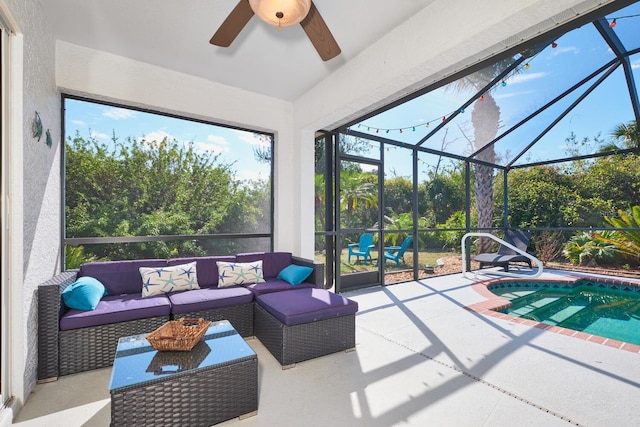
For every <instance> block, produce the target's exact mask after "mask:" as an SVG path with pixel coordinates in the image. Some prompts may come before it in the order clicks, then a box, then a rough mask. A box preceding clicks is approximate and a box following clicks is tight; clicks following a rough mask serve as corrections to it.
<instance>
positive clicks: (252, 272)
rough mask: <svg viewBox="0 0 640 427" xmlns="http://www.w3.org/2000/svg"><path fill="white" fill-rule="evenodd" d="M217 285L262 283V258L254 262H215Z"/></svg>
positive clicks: (222, 286) (221, 286)
mask: <svg viewBox="0 0 640 427" xmlns="http://www.w3.org/2000/svg"><path fill="white" fill-rule="evenodd" d="M216 264H217V265H218V287H219V288H224V287H226V286H233V285H247V284H250V283H264V272H263V271H262V260H260V261H254V262H223V261H218V262H216Z"/></svg>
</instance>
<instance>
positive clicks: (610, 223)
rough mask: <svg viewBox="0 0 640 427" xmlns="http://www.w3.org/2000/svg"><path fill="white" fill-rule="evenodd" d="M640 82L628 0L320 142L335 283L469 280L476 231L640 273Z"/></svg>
mask: <svg viewBox="0 0 640 427" xmlns="http://www.w3.org/2000/svg"><path fill="white" fill-rule="evenodd" d="M639 80H640V3H634V2H629V1H622V2H613V4H609V5H607V6H605V7H604V8H603V9H600V10H599V11H598V12H596V13H592V14H591V15H586V16H580V17H577V19H576V20H575V21H573V22H572V23H571V24H570V25H566V26H564V27H561V28H557V29H556V30H554V32H551V33H544V34H540V35H537V36H535V37H533V38H532V39H531V40H528V41H526V42H524V43H523V44H521V45H520V46H518V48H516V49H510V50H508V51H505V52H501V53H500V54H498V55H496V56H494V57H492V58H489V59H486V60H482V61H479V62H477V63H476V64H474V65H472V66H470V67H469V68H468V69H465V70H463V71H460V72H456V73H452V74H451V75H442V76H440V77H439V78H438V79H437V81H434V82H433V83H431V84H428V85H427V86H426V87H424V88H423V89H421V90H419V91H417V92H415V93H412V94H410V95H408V96H405V97H403V98H401V99H398V100H396V101H394V102H392V103H390V104H389V105H387V106H385V107H384V108H381V109H378V110H376V111H373V112H371V113H369V114H367V115H366V116H364V117H361V118H359V119H357V120H354V121H351V122H349V123H346V124H344V125H343V126H341V127H339V128H337V129H334V130H331V131H327V132H324V133H319V134H318V137H317V140H316V179H315V184H316V189H315V200H316V212H315V218H316V258H317V259H318V260H323V261H324V262H325V263H326V266H327V280H328V282H329V283H331V282H330V281H333V282H334V283H335V289H336V291H338V292H341V291H345V290H349V289H354V288H358V287H363V286H372V285H379V284H385V283H387V284H388V283H394V282H399V281H406V280H414V279H418V278H422V277H428V276H430V275H434V274H448V273H453V272H460V271H461V266H462V263H463V262H465V263H466V262H468V261H467V260H462V259H461V257H460V253H461V247H460V245H461V237H462V236H463V235H464V234H465V233H467V232H470V231H474V232H475V231H482V232H491V233H493V234H495V235H497V236H501V235H503V233H504V231H505V230H507V229H510V228H512V229H526V230H529V231H530V232H531V233H532V235H533V238H532V240H531V242H530V247H531V249H532V250H535V251H536V254H537V257H538V258H539V259H541V261H543V262H544V263H551V262H558V263H567V264H582V265H585V264H591V265H594V264H595V265H603V264H616V263H617V264H619V265H623V266H624V267H626V268H637V266H638V255H640V253H638V252H637V248H638V247H640V246H638V245H639V244H640V241H638V240H636V241H635V242H634V241H633V234H634V233H633V232H634V231H636V232H637V231H640V228H638V227H639V226H640V207H639V208H638V209H637V210H636V211H635V214H636V215H634V209H633V207H634V206H640V152H639V147H640V145H639V144H640V138H639V137H640V133H639V132H638V128H637V123H638V120H639V118H640V100H639V95H638V81H639ZM637 234H638V233H635V239H638V237H637ZM363 236H364V241H361V239H362V238H363ZM630 236H631V237H630ZM367 239H369V240H368V241H367ZM485 240H486V241H485ZM492 245H493V243H492V242H491V241H490V240H489V239H477V240H474V241H473V247H472V248H471V253H478V252H490V251H492V250H495V248H493V247H492ZM625 245H626V247H627V249H628V250H626V251H625V249H624V248H625ZM633 245H636V246H635V251H636V252H635V253H634V250H633V249H629V248H632V247H633ZM470 267H471V268H477V266H475V265H470Z"/></svg>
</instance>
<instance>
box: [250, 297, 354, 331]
mask: <svg viewBox="0 0 640 427" xmlns="http://www.w3.org/2000/svg"><path fill="white" fill-rule="evenodd" d="M256 302H257V303H258V304H260V306H261V307H263V308H264V309H265V310H266V311H267V312H269V313H270V314H271V315H272V316H274V317H275V318H276V319H278V320H279V321H280V322H281V323H283V324H285V325H288V326H292V325H300V324H303V323H310V322H316V321H318V320H323V319H328V318H331V317H340V316H346V315H350V314H355V313H356V312H357V311H358V303H357V302H355V301H352V300H350V299H348V298H345V297H343V296H340V295H337V294H334V293H333V292H329V291H326V290H324V289H315V288H314V289H311V288H305V289H299V288H296V289H294V290H291V291H286V292H272V293H269V294H264V295H258V296H257V297H256Z"/></svg>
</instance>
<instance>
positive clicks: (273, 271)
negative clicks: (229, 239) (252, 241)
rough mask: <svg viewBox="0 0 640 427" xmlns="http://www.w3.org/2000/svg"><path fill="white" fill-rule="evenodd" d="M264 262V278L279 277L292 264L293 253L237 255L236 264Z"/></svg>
mask: <svg viewBox="0 0 640 427" xmlns="http://www.w3.org/2000/svg"><path fill="white" fill-rule="evenodd" d="M259 260H262V271H263V272H264V277H265V279H266V278H269V277H277V276H278V273H280V270H282V269H283V268H285V267H286V266H288V265H289V264H291V252H253V253H246V254H238V255H236V262H253V261H259Z"/></svg>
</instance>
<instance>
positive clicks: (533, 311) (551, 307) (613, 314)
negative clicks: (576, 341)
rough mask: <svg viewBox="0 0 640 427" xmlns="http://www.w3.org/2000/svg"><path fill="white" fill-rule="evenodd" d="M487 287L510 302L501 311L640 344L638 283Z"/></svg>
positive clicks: (506, 283)
mask: <svg viewBox="0 0 640 427" xmlns="http://www.w3.org/2000/svg"><path fill="white" fill-rule="evenodd" d="M487 289H488V290H489V291H491V292H492V293H494V294H495V295H497V296H500V297H502V298H504V299H506V300H508V301H509V302H510V303H511V304H510V305H509V306H507V307H503V308H502V309H500V310H499V311H500V312H502V313H506V314H508V315H511V316H517V317H521V318H524V319H529V320H532V321H535V322H540V323H544V324H547V325H552V326H558V327H561V328H567V329H572V330H576V331H581V332H585V333H588V334H592V335H598V336H602V337H606V338H610V339H614V340H618V341H622V342H626V343H631V344H636V345H640V286H634V285H631V284H610V283H604V282H599V281H597V280H591V279H589V280H587V279H581V280H575V281H571V282H560V281H501V282H498V283H493V284H490V285H488V286H487Z"/></svg>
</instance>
